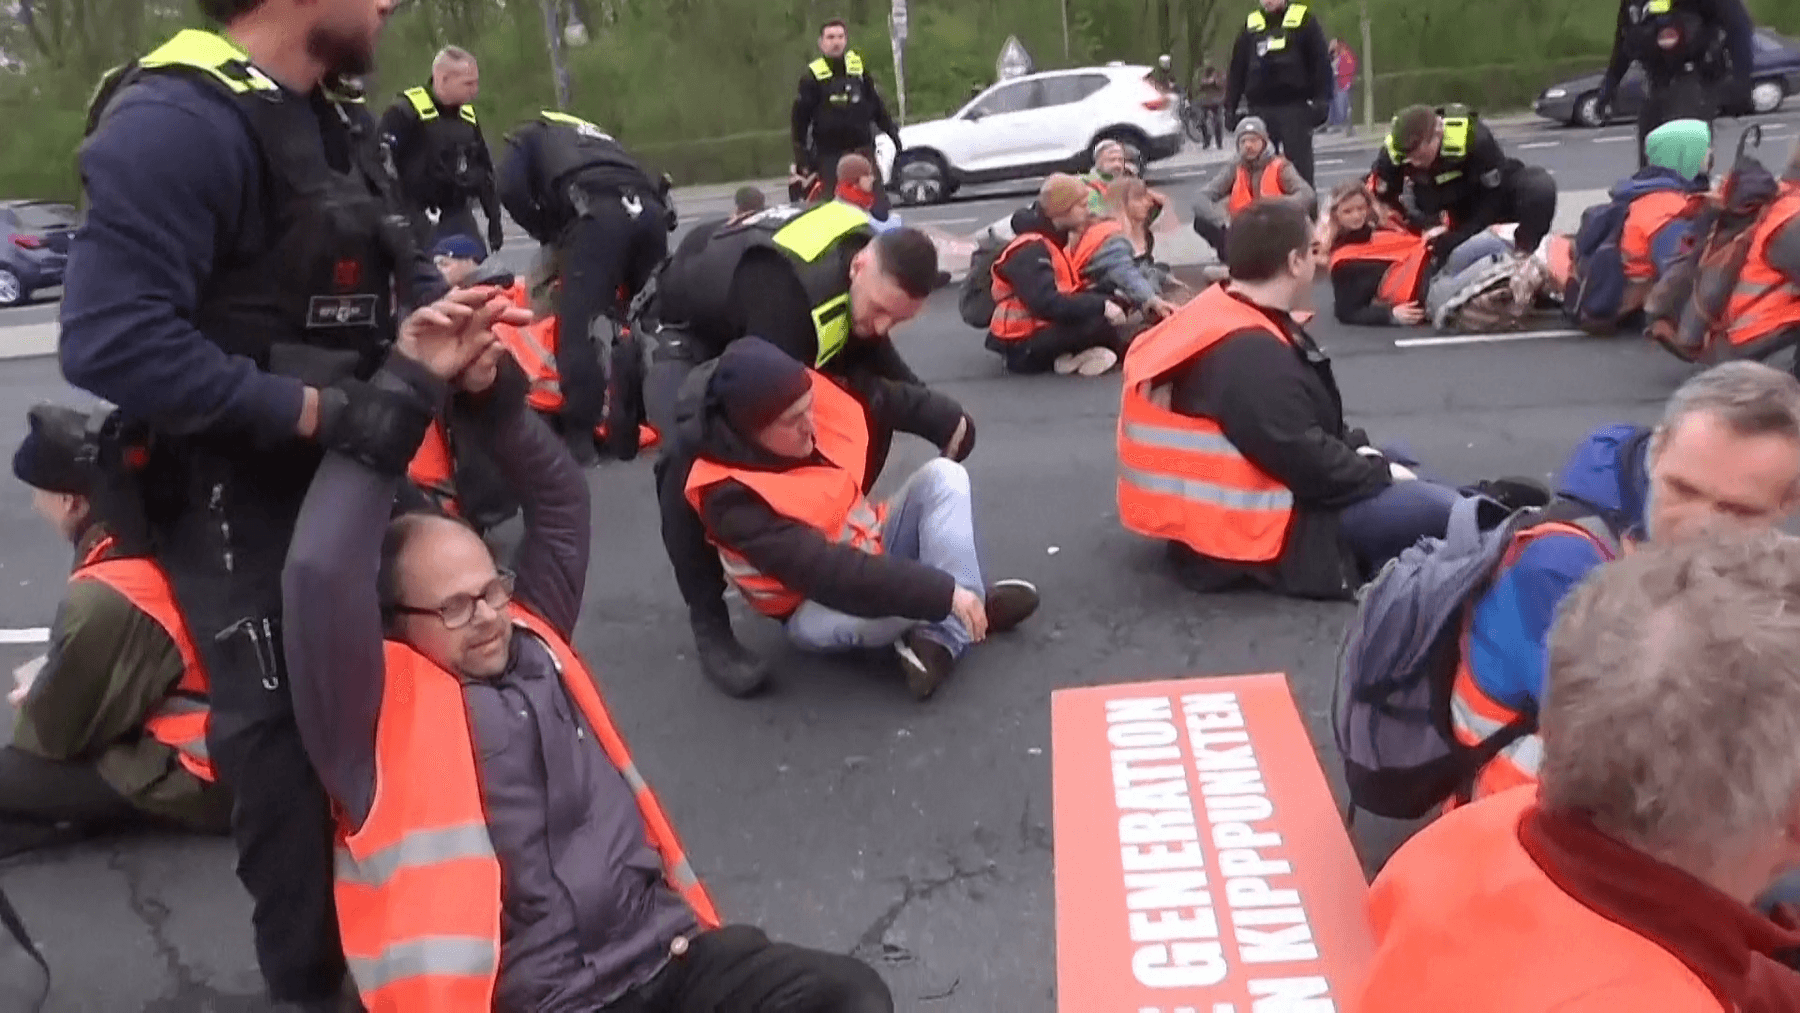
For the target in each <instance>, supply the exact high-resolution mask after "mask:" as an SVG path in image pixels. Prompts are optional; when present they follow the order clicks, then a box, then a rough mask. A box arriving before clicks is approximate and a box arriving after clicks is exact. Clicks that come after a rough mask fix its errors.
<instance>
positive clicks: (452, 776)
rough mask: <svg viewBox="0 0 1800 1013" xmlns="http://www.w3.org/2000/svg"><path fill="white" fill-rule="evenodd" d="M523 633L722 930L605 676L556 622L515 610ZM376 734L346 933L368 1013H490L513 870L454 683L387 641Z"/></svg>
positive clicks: (673, 879)
mask: <svg viewBox="0 0 1800 1013" xmlns="http://www.w3.org/2000/svg"><path fill="white" fill-rule="evenodd" d="M509 611H510V613H511V616H512V620H513V622H514V624H515V625H516V626H518V627H521V628H522V629H520V630H519V631H518V632H517V633H516V634H515V635H523V636H536V637H537V638H538V639H539V640H541V641H543V642H544V644H545V645H546V646H547V647H548V648H549V649H550V653H551V655H552V656H553V657H554V658H555V660H556V665H557V669H558V671H559V672H560V673H561V674H562V677H563V685H564V687H565V688H566V689H567V691H568V693H569V697H570V699H572V700H573V701H574V702H575V704H576V707H577V708H578V709H579V710H580V711H581V715H582V717H583V718H585V719H586V723H587V725H588V727H589V728H590V729H592V730H593V733H594V736H595V738H597V739H599V740H600V747H601V748H602V749H604V750H605V751H606V756H607V759H609V760H611V761H612V764H613V766H614V767H616V768H618V770H619V772H620V773H621V774H622V775H623V776H624V778H625V781H626V783H627V784H629V785H630V786H631V790H632V792H633V794H634V795H635V796H636V798H637V804H638V810H639V811H640V812H641V813H642V814H643V817H644V826H645V829H646V831H647V832H648V836H649V840H650V843H651V844H652V845H653V846H654V847H655V848H656V850H657V852H658V853H659V854H660V855H661V856H662V861H663V871H664V875H665V877H666V878H667V879H668V882H669V885H670V887H672V888H673V889H674V890H676V891H677V892H678V893H680V894H681V896H682V899H683V900H685V901H687V903H688V906H689V907H691V908H693V909H694V914H695V915H696V916H697V917H698V918H699V920H700V924H701V925H702V926H703V927H705V928H708V929H712V928H717V927H718V926H719V915H718V912H717V911H716V910H715V909H714V907H713V902H712V898H711V897H710V896H709V895H708V894H707V892H706V888H705V887H704V886H703V885H701V883H700V880H699V878H698V877H697V876H696V875H695V874H694V869H693V867H692V866H691V865H689V864H688V860H687V856H686V854H685V853H684V852H683V851H682V847H681V841H680V840H679V839H678V838H677V837H676V835H675V830H674V828H673V827H672V826H671V825H670V823H669V818H668V816H667V815H665V814H664V812H663V808H662V804H661V803H660V802H658V801H657V799H656V796H655V795H654V794H653V793H652V792H651V791H650V786H649V785H648V784H646V783H645V782H644V777H643V775H642V774H640V773H639V772H638V769H637V766H636V764H634V763H633V762H632V759H631V753H630V751H629V750H627V749H626V748H625V740H624V739H622V738H621V737H620V736H619V732H618V730H617V729H616V728H615V727H614V726H613V723H612V718H611V716H610V715H609V714H608V713H607V710H606V704H605V703H604V702H603V701H602V700H601V698H600V691H599V690H598V689H597V688H596V687H595V682H594V678H593V675H592V674H591V673H590V672H589V671H588V668H587V666H586V665H585V664H584V663H583V662H582V660H581V657H580V656H579V655H577V654H576V653H575V651H574V649H573V648H571V647H570V646H569V644H568V642H567V641H565V640H564V639H563V638H562V637H561V636H560V635H558V634H557V632H556V631H555V630H554V629H552V628H551V626H550V624H548V623H546V622H544V621H543V620H542V619H539V618H538V617H537V616H535V615H532V614H531V612H529V611H528V610H526V609H525V608H523V607H521V606H520V605H518V604H516V603H515V604H513V605H512V606H510V608H509ZM384 664H385V665H386V669H385V678H386V684H385V687H384V689H383V691H382V695H381V714H380V717H379V719H378V721H377V723H376V726H375V727H376V731H375V771H376V774H375V776H376V784H377V790H376V794H375V804H374V807H373V808H372V809H371V810H370V811H369V816H368V818H367V819H366V820H364V821H363V825H362V826H361V827H360V828H358V829H357V830H355V831H354V832H348V831H347V830H346V829H344V828H340V831H339V834H338V846H337V847H338V859H337V876H336V879H337V884H336V896H337V910H338V926H339V930H340V932H341V934H342V937H343V943H344V956H345V957H346V958H347V959H348V960H349V963H350V973H351V976H352V977H353V979H354V980H355V982H356V987H357V991H358V992H360V993H361V995H362V1000H363V1003H364V1004H365V1005H366V1006H367V1007H368V1009H369V1013H487V1011H489V1010H491V1009H493V1003H494V985H495V979H496V977H497V975H498V973H499V968H500V912H501V898H500V862H499V859H498V858H497V857H496V856H495V854H494V847H493V842H492V840H491V839H490V838H489V837H488V828H487V816H486V814H485V813H484V812H483V810H482V797H481V783H480V770H479V767H478V765H477V762H476V758H475V744H474V738H473V735H472V733H471V731H470V728H469V716H468V711H467V709H466V705H465V703H464V700H463V689H462V685H461V683H459V682H458V681H457V679H456V677H455V676H453V675H451V674H450V673H448V672H446V671H444V670H443V669H441V668H439V667H437V665H435V664H433V663H432V662H430V661H428V660H426V658H425V657H424V656H423V655H421V654H419V653H417V652H416V651H414V650H413V649H412V648H410V647H408V646H406V645H405V644H401V643H398V642H395V641H391V640H390V641H388V643H387V645H386V650H385V652H384Z"/></svg>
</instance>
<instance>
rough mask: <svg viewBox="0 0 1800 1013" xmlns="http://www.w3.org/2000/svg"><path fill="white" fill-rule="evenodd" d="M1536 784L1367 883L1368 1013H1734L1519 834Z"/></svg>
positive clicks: (1411, 844) (1431, 836) (1485, 804)
mask: <svg viewBox="0 0 1800 1013" xmlns="http://www.w3.org/2000/svg"><path fill="white" fill-rule="evenodd" d="M1536 801H1537V790H1536V789H1535V788H1529V787H1527V788H1516V789H1514V790H1512V791H1509V792H1506V793H1504V794H1501V795H1497V796H1495V797H1493V798H1489V799H1486V800H1484V801H1481V802H1477V803H1475V804H1474V805H1471V806H1465V807H1463V808H1462V809H1459V810H1458V811H1456V812H1454V813H1451V814H1449V815H1447V816H1445V817H1443V818H1442V819H1439V820H1437V821H1435V822H1434V823H1432V824H1431V825H1430V826H1427V827H1426V828H1425V829H1424V830H1421V831H1419V833H1418V834H1417V835H1416V836H1414V837H1413V839H1412V840H1410V841H1407V842H1406V843H1405V844H1404V845H1402V846H1401V848H1400V850H1399V851H1398V852H1396V853H1395V854H1394V857H1393V858H1392V859H1390V860H1389V861H1388V864H1387V866H1386V867H1385V868H1383V869H1382V871H1381V874H1380V875H1379V876H1377V877H1375V882H1374V884H1373V885H1372V886H1370V888H1369V921H1370V925H1371V927H1372V928H1373V929H1374V931H1375V937H1376V951H1375V958H1374V960H1373V962H1372V963H1371V964H1370V967H1369V974H1368V978H1367V979H1366V980H1365V981H1364V984H1363V988H1362V993H1361V995H1360V996H1358V997H1357V998H1358V1000H1359V1001H1357V1002H1354V1003H1351V1004H1350V1005H1348V1006H1347V1007H1345V1008H1347V1009H1352V1010H1357V1011H1359V1013H1399V1011H1407V1013H1527V1011H1531V1013H1538V1011H1544V1010H1591V1009H1598V1008H1600V1007H1599V1006H1596V1005H1594V1001H1595V997H1596V996H1604V1003H1605V1008H1606V1009H1616V1010H1619V1011H1621V1013H1623V1011H1626V1010H1656V1011H1657V1013H1698V1011H1706V1013H1725V1011H1724V1009H1723V1008H1722V1007H1721V1006H1720V1003H1719V1000H1718V999H1716V998H1714V996H1713V995H1712V993H1711V991H1710V990H1709V989H1708V987H1707V985H1706V983H1705V982H1703V981H1702V980H1701V979H1700V978H1699V977H1698V976H1697V975H1695V974H1694V972H1692V971H1690V970H1688V968H1687V965H1685V964H1684V963H1683V962H1682V960H1681V958H1680V957H1679V956H1677V955H1675V954H1674V953H1671V952H1670V951H1668V950H1666V949H1664V948H1663V947H1662V946H1661V945H1660V944H1658V943H1657V942H1655V941H1653V940H1652V939H1650V938H1649V937H1647V936H1644V935H1640V934H1639V933H1638V932H1636V931H1634V930H1633V929H1631V928H1630V927H1629V926H1625V925H1621V924H1619V923H1618V922H1615V921H1613V920H1612V919H1610V918H1608V917H1607V916H1606V915H1604V914H1601V913H1600V912H1598V911H1595V910H1594V909H1592V908H1590V907H1588V906H1587V905H1586V904H1584V903H1582V902H1581V901H1580V900H1578V899H1577V898H1575V897H1573V896H1571V895H1570V894H1569V893H1568V892H1566V891H1565V890H1563V888H1562V887H1560V886H1558V885H1557V883H1556V881H1555V880H1554V879H1552V878H1551V876H1550V874H1549V873H1547V872H1546V871H1545V870H1544V869H1543V867H1541V866H1539V865H1538V864H1537V861H1536V860H1535V859H1533V858H1532V857H1531V854H1530V853H1529V852H1527V851H1526V850H1525V846H1524V845H1523V844H1522V843H1520V841H1519V824H1520V821H1521V820H1523V819H1524V818H1525V817H1526V815H1527V814H1528V813H1529V812H1530V811H1531V810H1532V809H1533V808H1534V807H1535V806H1536Z"/></svg>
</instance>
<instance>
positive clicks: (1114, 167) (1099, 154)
mask: <svg viewBox="0 0 1800 1013" xmlns="http://www.w3.org/2000/svg"><path fill="white" fill-rule="evenodd" d="M1093 159H1094V167H1093V168H1092V169H1090V170H1088V171H1087V172H1085V173H1083V174H1082V175H1081V177H1080V179H1081V181H1082V182H1083V183H1086V184H1087V186H1088V212H1089V213H1090V214H1093V215H1095V216H1100V215H1104V214H1106V213H1107V209H1106V199H1107V197H1108V196H1110V195H1111V193H1112V189H1113V187H1114V186H1116V185H1118V183H1119V182H1120V181H1121V180H1127V179H1137V178H1138V171H1137V166H1136V165H1135V164H1134V163H1133V162H1132V161H1131V159H1130V157H1128V156H1127V154H1126V152H1125V145H1123V144H1120V143H1119V142H1118V141H1115V140H1112V139H1110V138H1109V139H1107V140H1104V141H1100V142H1098V143H1096V144H1095V145H1094V151H1093ZM1140 182H1141V181H1140ZM1148 193H1149V200H1150V210H1149V211H1148V212H1146V215H1147V220H1148V221H1152V222H1154V221H1156V217H1157V216H1158V215H1160V214H1162V213H1163V208H1165V207H1167V206H1168V203H1169V198H1168V197H1167V195H1165V194H1163V193H1161V192H1159V191H1156V190H1149V191H1148Z"/></svg>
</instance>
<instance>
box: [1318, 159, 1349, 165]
mask: <svg viewBox="0 0 1800 1013" xmlns="http://www.w3.org/2000/svg"><path fill="white" fill-rule="evenodd" d="M1313 164H1314V165H1343V164H1344V160H1343V159H1341V158H1318V159H1314V160H1313Z"/></svg>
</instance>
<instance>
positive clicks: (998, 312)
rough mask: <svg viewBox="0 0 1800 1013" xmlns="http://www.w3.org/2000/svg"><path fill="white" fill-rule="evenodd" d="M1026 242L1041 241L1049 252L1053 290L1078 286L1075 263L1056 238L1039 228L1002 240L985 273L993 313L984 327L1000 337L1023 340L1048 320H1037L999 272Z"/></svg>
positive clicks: (1070, 290) (1073, 289)
mask: <svg viewBox="0 0 1800 1013" xmlns="http://www.w3.org/2000/svg"><path fill="white" fill-rule="evenodd" d="M1030 243H1042V244H1043V245H1044V249H1045V251H1046V252H1048V254H1049V256H1050V267H1051V269H1052V270H1054V271H1055V272H1056V290H1057V291H1058V292H1062V293H1063V294H1065V295H1068V294H1072V293H1074V292H1076V291H1078V290H1079V289H1080V288H1081V274H1080V272H1078V271H1076V270H1075V264H1074V262H1073V261H1071V260H1070V259H1069V255H1068V253H1067V252H1066V251H1064V250H1063V248H1062V246H1060V245H1059V244H1058V243H1057V242H1056V240H1054V239H1051V238H1049V237H1048V236H1045V235H1044V234H1043V233H1041V232H1027V233H1025V234H1024V235H1022V236H1018V237H1016V238H1014V239H1013V241H1012V242H1010V243H1007V244H1006V248H1005V249H1003V250H1001V251H1000V256H998V257H995V258H994V265H993V266H992V267H991V268H989V269H988V273H989V275H990V276H992V278H993V279H994V288H993V293H994V315H993V317H992V318H991V319H990V320H989V322H988V331H989V332H990V333H991V334H993V335H994V337H996V338H998V339H1000V340H1001V341H1024V340H1026V339H1028V338H1030V337H1031V336H1032V335H1034V334H1036V333H1037V332H1039V331H1041V330H1043V329H1044V328H1046V327H1048V326H1050V321H1048V320H1039V319H1038V318H1037V317H1034V316H1032V315H1031V310H1030V309H1028V308H1027V307H1026V305H1025V300H1023V299H1020V298H1019V296H1018V294H1017V293H1015V292H1014V291H1013V287H1012V284H1011V283H1010V282H1008V281H1007V280H1006V279H1005V278H1004V277H1003V276H1002V275H1001V274H1000V266H1001V265H1002V264H1005V263H1006V262H1007V261H1008V260H1010V259H1011V258H1012V255H1013V254H1014V253H1016V252H1018V251H1019V250H1021V249H1023V248H1024V247H1025V246H1026V245H1027V244H1030Z"/></svg>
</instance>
